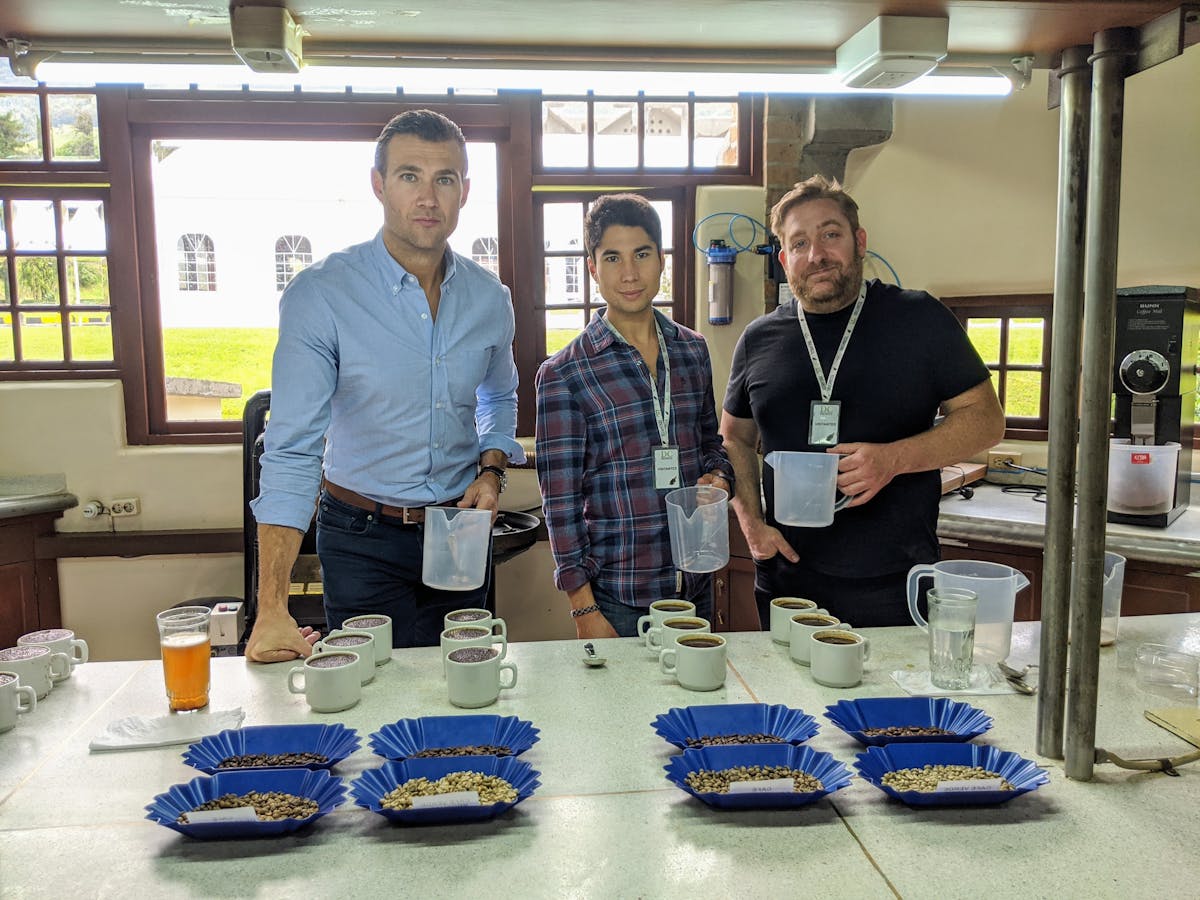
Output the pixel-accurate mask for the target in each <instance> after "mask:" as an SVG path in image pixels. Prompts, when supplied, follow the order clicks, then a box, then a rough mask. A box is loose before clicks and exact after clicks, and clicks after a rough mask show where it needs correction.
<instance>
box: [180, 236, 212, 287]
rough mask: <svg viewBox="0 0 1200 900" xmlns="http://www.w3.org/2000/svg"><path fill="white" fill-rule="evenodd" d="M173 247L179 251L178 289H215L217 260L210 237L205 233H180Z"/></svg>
mask: <svg viewBox="0 0 1200 900" xmlns="http://www.w3.org/2000/svg"><path fill="white" fill-rule="evenodd" d="M175 249H176V250H177V251H178V252H179V289H180V290H181V291H215V290H216V289H217V260H216V254H215V253H214V252H213V242H212V238H210V237H209V236H208V235H207V234H181V235H180V236H179V240H178V241H177V242H176V243H175Z"/></svg>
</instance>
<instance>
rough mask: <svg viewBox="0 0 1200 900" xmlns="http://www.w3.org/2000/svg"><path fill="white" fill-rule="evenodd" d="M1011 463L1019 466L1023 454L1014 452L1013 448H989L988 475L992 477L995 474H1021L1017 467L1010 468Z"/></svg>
mask: <svg viewBox="0 0 1200 900" xmlns="http://www.w3.org/2000/svg"><path fill="white" fill-rule="evenodd" d="M1009 463H1011V464H1012V465H1014V466H1019V465H1020V464H1021V454H1020V453H1014V452H1013V451H1011V450H989V451H988V455H987V474H988V477H989V478H991V477H993V476H995V475H1011V476H1014V477H1018V476H1020V475H1021V473H1020V472H1019V471H1017V470H1016V469H1012V468H1010V467H1009V465H1008V464H1009Z"/></svg>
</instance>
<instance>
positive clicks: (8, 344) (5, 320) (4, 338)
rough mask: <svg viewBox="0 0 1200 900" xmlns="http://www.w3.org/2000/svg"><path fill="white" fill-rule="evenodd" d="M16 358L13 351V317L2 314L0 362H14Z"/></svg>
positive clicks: (0, 316)
mask: <svg viewBox="0 0 1200 900" xmlns="http://www.w3.org/2000/svg"><path fill="white" fill-rule="evenodd" d="M16 358H17V357H16V353H15V352H14V351H13V336H12V315H11V314H9V313H0V362H12V361H13V360H15V359H16Z"/></svg>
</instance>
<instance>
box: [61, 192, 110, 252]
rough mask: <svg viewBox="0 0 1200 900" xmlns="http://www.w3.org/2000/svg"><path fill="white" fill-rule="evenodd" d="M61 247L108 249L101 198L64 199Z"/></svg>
mask: <svg viewBox="0 0 1200 900" xmlns="http://www.w3.org/2000/svg"><path fill="white" fill-rule="evenodd" d="M62 211H63V247H65V248H66V249H67V250H92V251H103V250H107V249H108V232H107V231H106V229H105V227H104V202H103V201H102V200H64V201H63V202H62Z"/></svg>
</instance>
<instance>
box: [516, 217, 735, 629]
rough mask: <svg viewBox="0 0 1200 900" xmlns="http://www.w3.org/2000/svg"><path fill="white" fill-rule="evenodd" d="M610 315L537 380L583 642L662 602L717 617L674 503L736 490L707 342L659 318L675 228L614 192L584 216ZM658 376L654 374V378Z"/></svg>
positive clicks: (559, 553) (564, 583) (558, 553)
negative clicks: (670, 514)
mask: <svg viewBox="0 0 1200 900" xmlns="http://www.w3.org/2000/svg"><path fill="white" fill-rule="evenodd" d="M584 245H585V249H586V250H587V254H588V260H587V264H588V271H589V272H590V273H591V275H592V278H593V279H594V281H595V283H596V286H597V288H598V289H599V291H600V295H601V296H602V297H603V298H604V300H605V303H606V304H607V310H606V311H604V312H598V313H596V315H595V316H594V317H593V318H592V321H591V322H590V323H588V326H587V327H586V328H585V329H584V330H583V332H582V333H581V334H580V335H579V336H578V337H577V338H575V340H573V341H572V342H571V343H570V344H568V345H567V346H566V347H564V348H563V349H562V350H560V351H559V352H558V353H556V354H555V355H554V356H552V357H551V358H550V359H548V360H546V361H545V362H544V363H543V364H542V366H541V369H539V371H538V374H537V442H536V449H537V472H538V481H539V483H540V485H541V490H542V503H543V509H544V511H545V514H546V526H547V528H548V530H549V533H550V548H551V550H552V552H553V553H554V561H555V571H554V582H555V584H556V585H557V586H558V588H559V589H560V590H563V591H566V593H567V597H568V598H569V599H570V601H571V615H572V617H574V619H575V627H576V630H577V632H578V634H579V637H581V638H596V637H616V636H618V635H620V636H625V637H629V636H632V635H634V634H635V629H636V624H637V619H638V616H639V615H642V614H644V613H645V612H646V608H647V607H648V606H649V605H650V604H651V603H653V602H654V601H655V600H661V599H664V598H668V597H676V596H678V597H682V598H683V599H685V600H690V601H692V602H693V603H695V604H696V613H697V615H700V616H703V617H705V618H710V617H711V613H712V576H711V575H707V574H693V573H680V572H677V571H676V569H675V566H674V564H673V562H672V560H671V541H670V536H669V532H668V529H667V512H666V503H665V500H664V498H665V496H666V494H667V493H668V491H670V490H672V489H674V488H678V487H683V486H685V485H692V484H712V485H713V486H715V487H718V488H722V489H723V490H725V491H727V492H729V491H731V490H732V482H733V467H732V466H731V465H730V463H729V457H728V456H727V455H726V453H725V449H724V447H723V445H722V441H721V436H720V434H719V433H718V431H717V416H716V410H715V407H714V404H713V392H712V367H711V364H710V362H709V356H708V347H707V345H706V344H705V343H704V338H703V337H701V336H700V335H699V334H698V333H696V332H695V331H692V330H690V329H688V328H684V327H683V326H681V325H678V324H676V323H674V322H672V321H671V320H670V319H668V318H667V317H666V316H664V315H663V314H662V313H660V312H658V311H656V310H655V309H654V308H653V306H652V305H651V304H652V303H653V301H654V298H655V297H656V296H657V295H658V291H659V281H660V278H661V277H662V270H663V264H664V260H663V253H662V224H661V222H660V220H659V217H658V213H657V212H655V210H654V208H653V207H652V206H651V205H650V203H649V202H647V201H646V200H645V198H643V197H640V196H637V195H635V194H615V195H608V196H604V197H601V198H600V199H598V200H597V201H596V202H595V203H594V204H593V205H592V207H591V209H590V210H589V211H588V214H587V216H586V217H585V219H584ZM650 373H654V379H653V381H652V380H651V377H650Z"/></svg>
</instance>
